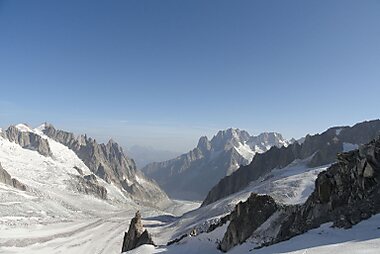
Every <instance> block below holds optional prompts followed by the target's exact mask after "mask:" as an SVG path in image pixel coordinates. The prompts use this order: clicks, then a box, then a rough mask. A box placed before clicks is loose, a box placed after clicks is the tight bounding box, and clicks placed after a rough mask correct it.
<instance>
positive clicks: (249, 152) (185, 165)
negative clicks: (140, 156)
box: [142, 128, 289, 200]
mask: <svg viewBox="0 0 380 254" xmlns="http://www.w3.org/2000/svg"><path fill="white" fill-rule="evenodd" d="M288 144H289V142H288V141H286V140H285V139H284V138H283V137H282V136H281V134H279V133H273V132H272V133H262V134H260V135H258V136H251V135H249V133H248V132H246V131H244V130H239V129H233V128H231V129H227V130H223V131H219V132H218V133H217V134H216V135H215V136H214V137H213V138H212V139H211V140H208V138H207V137H201V138H200V139H199V142H198V145H197V147H196V148H194V149H193V150H192V151H190V152H189V153H186V154H183V155H181V156H179V157H177V158H175V159H172V160H168V161H164V162H159V163H151V164H149V165H147V166H146V167H144V168H143V169H142V171H143V172H144V173H145V174H146V175H148V176H149V177H151V178H153V179H155V180H156V181H157V182H158V184H159V185H160V186H161V187H162V188H163V189H164V190H165V191H166V192H167V193H168V194H169V195H170V196H171V197H174V198H181V199H190V200H195V199H197V200H201V199H203V198H204V197H205V195H206V194H207V192H208V191H209V190H210V189H211V187H212V186H214V185H215V184H216V183H217V182H218V181H219V180H220V179H221V178H223V177H225V176H226V175H230V174H231V173H233V172H234V171H235V170H236V169H237V168H239V166H240V165H247V164H248V163H250V162H251V161H252V158H253V157H254V155H255V154H256V153H262V152H265V151H267V150H268V149H270V148H271V147H272V146H278V147H281V146H287V145H288ZM194 186H196V188H194Z"/></svg>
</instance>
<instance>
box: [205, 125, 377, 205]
mask: <svg viewBox="0 0 380 254" xmlns="http://www.w3.org/2000/svg"><path fill="white" fill-rule="evenodd" d="M379 134H380V120H374V121H368V122H363V123H359V124H356V125H354V126H352V127H334V128H330V129H328V130H327V131H325V132H323V133H322V134H316V135H313V136H310V135H307V136H306V137H305V140H304V141H303V143H302V144H299V143H298V142H295V143H293V144H291V145H289V146H287V147H281V148H278V147H272V148H271V149H269V150H268V151H267V152H265V153H262V154H257V155H256V156H255V157H254V158H253V160H252V162H251V163H250V164H249V165H247V166H242V167H240V168H239V169H238V170H236V171H235V172H234V173H233V174H231V175H229V176H226V177H224V178H223V179H222V180H220V182H219V183H218V184H217V185H215V186H214V187H213V188H212V189H211V191H210V192H209V193H208V195H207V197H206V199H205V200H204V202H203V204H202V205H207V204H210V203H212V202H215V201H216V200H218V199H220V198H223V197H226V196H228V195H230V194H232V193H235V192H238V191H240V190H242V189H244V188H245V187H246V186H247V185H248V184H249V183H250V182H251V181H254V180H257V179H258V178H260V177H261V176H263V175H265V174H267V173H268V172H270V171H271V170H273V169H275V168H283V167H285V166H287V165H289V164H290V163H291V162H293V161H294V160H296V159H306V158H309V157H311V160H310V162H309V163H308V164H309V166H310V167H316V166H321V165H326V164H329V163H332V162H334V161H335V159H336V154H337V153H339V152H343V151H347V150H352V149H354V148H357V147H358V145H360V144H365V143H368V142H369V141H371V140H372V139H374V138H375V137H377V136H378V135H379Z"/></svg>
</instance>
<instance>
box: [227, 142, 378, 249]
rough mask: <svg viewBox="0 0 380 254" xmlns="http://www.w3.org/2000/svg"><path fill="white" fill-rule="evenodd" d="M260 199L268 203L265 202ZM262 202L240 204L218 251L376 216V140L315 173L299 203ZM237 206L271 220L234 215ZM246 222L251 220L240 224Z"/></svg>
mask: <svg viewBox="0 0 380 254" xmlns="http://www.w3.org/2000/svg"><path fill="white" fill-rule="evenodd" d="M262 199H264V197H262ZM265 199H267V200H270V198H269V197H265ZM262 203H263V202H262V200H259V199H257V198H256V199H255V198H252V197H251V198H249V199H248V200H247V201H246V202H245V203H242V204H238V205H237V207H236V208H235V211H234V213H235V216H232V217H233V218H234V219H232V220H231V224H232V226H229V227H228V230H227V232H226V235H225V237H224V238H223V241H222V244H221V249H222V250H223V251H227V250H228V249H230V248H231V247H233V246H235V245H237V244H239V243H241V242H242V241H244V240H246V239H248V238H249V237H251V236H256V237H259V238H261V241H260V242H261V244H262V245H270V244H274V243H277V242H280V241H284V240H287V239H289V238H291V237H293V236H295V235H299V234H302V233H304V232H306V231H308V230H310V229H312V228H316V227H319V226H320V225H321V224H323V223H326V222H333V226H336V227H342V228H349V227H351V226H352V225H355V224H357V223H359V222H360V221H362V220H364V219H367V218H369V217H370V216H371V215H374V214H376V213H379V212H380V139H379V138H377V139H375V140H374V141H371V142H370V143H369V144H367V145H363V146H361V147H360V148H359V149H358V150H354V151H351V152H347V153H342V154H339V155H338V162H337V163H335V164H333V165H332V166H331V167H330V168H328V169H327V171H324V172H322V173H320V174H319V176H318V178H317V180H316V182H315V190H314V192H313V193H312V194H311V195H310V196H309V198H308V199H307V201H306V202H305V203H304V204H302V205H295V206H283V205H276V204H273V203H272V202H269V203H271V205H269V206H265V205H264V206H263V204H262ZM239 206H240V209H241V207H253V208H256V209H260V210H261V211H262V212H265V211H267V210H268V209H267V208H268V207H269V211H270V212H268V214H269V213H272V215H271V216H269V217H267V216H264V219H262V218H263V217H257V215H256V214H255V210H252V211H250V210H249V209H245V211H247V212H243V213H242V212H240V214H239V213H237V212H236V211H237V210H238V209H239ZM262 207H263V208H262ZM265 214H267V213H265ZM265 218H267V219H265ZM249 220H253V221H252V222H249V223H245V222H247V221H249ZM263 220H264V221H263ZM234 221H235V222H234ZM236 222H243V223H236ZM252 231H253V232H252ZM242 232H246V233H245V234H243V233H242ZM251 232H252V233H251ZM238 236H240V238H239V237H238ZM264 236H265V238H264Z"/></svg>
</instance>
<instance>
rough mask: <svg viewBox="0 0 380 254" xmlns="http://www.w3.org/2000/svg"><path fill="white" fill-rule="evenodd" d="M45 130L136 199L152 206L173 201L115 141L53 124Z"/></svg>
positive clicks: (96, 171) (46, 126)
mask: <svg viewBox="0 0 380 254" xmlns="http://www.w3.org/2000/svg"><path fill="white" fill-rule="evenodd" d="M41 129H42V131H43V133H44V134H45V135H47V136H48V137H50V138H52V139H54V140H55V141H57V142H60V143H62V144H63V145H65V146H67V147H69V148H70V149H71V150H73V151H74V152H75V153H76V155H77V156H78V157H79V158H80V159H81V160H82V161H83V162H84V163H85V164H86V166H87V167H88V168H89V169H90V170H91V171H92V172H93V173H94V174H95V175H97V176H99V177H100V178H102V179H104V180H105V181H106V182H108V183H111V182H112V183H114V184H116V185H117V186H119V187H121V188H123V189H124V190H125V191H127V192H128V193H129V194H131V197H132V198H133V199H135V200H136V201H138V202H140V203H146V204H148V205H152V204H154V205H159V204H160V202H168V201H169V199H168V197H167V196H166V194H165V193H164V192H163V191H162V190H161V189H160V188H159V187H158V186H157V184H156V183H155V182H153V181H151V180H149V179H147V178H146V177H145V176H144V174H143V173H141V172H140V171H138V170H137V169H136V165H135V163H134V161H133V160H132V159H129V158H128V157H127V156H126V155H125V154H124V151H123V149H122V148H121V147H120V146H119V145H118V144H117V143H116V142H115V141H113V140H110V141H109V142H108V143H107V144H99V143H97V142H96V140H95V139H92V138H89V137H87V136H86V135H80V136H79V137H75V136H74V134H73V133H69V132H66V131H62V130H56V129H55V128H54V127H53V126H52V125H50V124H45V125H44V126H43V127H42V128H41Z"/></svg>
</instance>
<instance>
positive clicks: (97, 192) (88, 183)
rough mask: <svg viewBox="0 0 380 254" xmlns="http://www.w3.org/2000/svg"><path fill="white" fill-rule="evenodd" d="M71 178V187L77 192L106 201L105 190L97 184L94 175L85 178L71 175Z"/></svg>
mask: <svg viewBox="0 0 380 254" xmlns="http://www.w3.org/2000/svg"><path fill="white" fill-rule="evenodd" d="M72 177H73V178H74V181H72V185H73V187H74V188H75V189H76V190H77V191H79V192H82V193H85V194H88V195H93V196H95V197H98V198H101V199H107V189H106V188H105V187H104V186H101V185H100V184H99V182H98V180H97V178H96V176H95V175H94V174H91V175H85V176H78V175H73V176H72Z"/></svg>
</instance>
